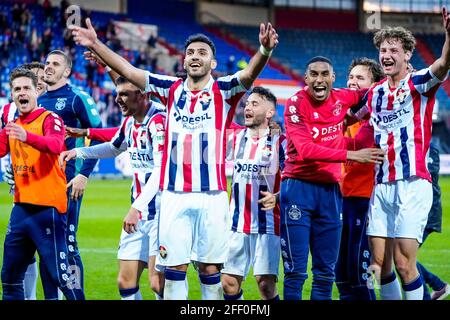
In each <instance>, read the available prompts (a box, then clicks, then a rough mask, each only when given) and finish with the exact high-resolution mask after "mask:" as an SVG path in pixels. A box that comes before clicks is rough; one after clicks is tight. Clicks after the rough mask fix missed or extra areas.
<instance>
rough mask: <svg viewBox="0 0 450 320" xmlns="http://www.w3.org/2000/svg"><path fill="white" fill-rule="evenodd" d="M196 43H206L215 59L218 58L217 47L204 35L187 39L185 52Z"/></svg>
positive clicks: (196, 35)
mask: <svg viewBox="0 0 450 320" xmlns="http://www.w3.org/2000/svg"><path fill="white" fill-rule="evenodd" d="M194 42H203V43H206V44H207V45H208V46H209V47H210V48H211V51H212V53H213V57H215V56H216V46H215V45H214V42H212V40H211V39H210V38H209V37H208V36H206V35H204V34H203V33H196V34H193V35H190V36H189V38H187V39H186V42H185V43H184V51H186V49H187V47H189V45H190V44H191V43H194Z"/></svg>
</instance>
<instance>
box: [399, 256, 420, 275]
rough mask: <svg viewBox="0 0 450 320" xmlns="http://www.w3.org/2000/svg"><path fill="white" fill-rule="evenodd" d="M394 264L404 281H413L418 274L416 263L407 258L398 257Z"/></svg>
mask: <svg viewBox="0 0 450 320" xmlns="http://www.w3.org/2000/svg"><path fill="white" fill-rule="evenodd" d="M394 263H395V268H396V269H397V272H398V273H399V274H400V277H401V278H402V279H411V278H412V277H414V276H415V275H416V273H417V269H416V263H415V262H414V261H410V259H408V258H407V257H405V256H400V255H399V256H396V257H395V259H394Z"/></svg>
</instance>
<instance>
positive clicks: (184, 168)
mask: <svg viewBox="0 0 450 320" xmlns="http://www.w3.org/2000/svg"><path fill="white" fill-rule="evenodd" d="M246 90H247V89H246V88H245V87H244V86H243V85H242V84H241V82H240V80H239V72H237V73H236V74H234V75H231V76H227V77H221V78H218V79H217V80H214V79H213V78H212V77H211V78H210V80H209V82H208V84H207V85H206V86H205V87H204V88H203V89H202V90H200V91H197V92H193V91H190V90H189V89H188V87H187V81H184V82H183V80H182V79H179V78H174V77H169V76H161V75H155V74H152V73H150V72H148V73H147V85H146V90H145V91H146V92H150V93H151V94H153V95H154V96H156V97H157V98H159V99H160V100H161V101H162V103H163V104H165V105H166V107H167V124H166V140H165V143H164V153H163V162H162V167H161V189H163V190H171V191H181V192H202V191H214V190H227V179H226V175H225V153H226V149H225V148H226V133H225V131H226V130H225V129H226V128H227V127H228V126H229V124H230V123H231V120H232V118H233V115H234V112H235V109H236V106H237V104H238V102H239V100H240V99H241V97H242V96H243V95H244V94H245V92H246Z"/></svg>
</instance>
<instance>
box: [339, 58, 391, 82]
mask: <svg viewBox="0 0 450 320" xmlns="http://www.w3.org/2000/svg"><path fill="white" fill-rule="evenodd" d="M356 66H366V67H367V68H368V69H369V72H370V73H371V75H372V82H378V81H380V80H381V79H383V78H384V72H383V69H382V68H381V66H380V64H379V63H378V62H376V61H375V60H373V59H369V58H356V59H353V61H352V63H351V64H350V66H349V67H348V74H350V72H351V71H352V69H353V68H354V67H356Z"/></svg>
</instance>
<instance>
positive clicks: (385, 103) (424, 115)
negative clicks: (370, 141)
mask: <svg viewBox="0 0 450 320" xmlns="http://www.w3.org/2000/svg"><path fill="white" fill-rule="evenodd" d="M442 20H443V27H444V30H445V43H444V45H443V48H442V54H441V56H440V57H439V58H438V59H437V60H436V61H435V62H434V63H433V64H432V65H431V66H429V67H428V68H425V69H422V70H419V71H417V72H412V73H410V72H409V71H408V63H409V61H410V59H411V56H412V53H413V51H414V48H415V43H416V41H415V38H414V36H413V35H412V33H411V32H410V31H408V30H406V29H404V28H402V27H395V28H384V29H381V30H380V31H378V32H377V33H376V34H375V35H374V38H373V40H374V44H375V46H376V47H377V49H379V60H380V64H381V65H382V67H383V71H384V73H385V74H386V78H385V79H384V80H383V81H380V82H378V83H377V84H375V85H374V86H372V87H371V89H370V90H369V92H368V95H367V97H368V98H367V103H366V105H365V106H363V107H358V108H355V109H354V110H353V111H354V113H355V114H356V115H357V116H358V117H359V118H368V117H370V122H371V124H372V126H373V128H374V138H375V143H376V144H377V145H378V146H379V147H381V148H382V149H383V150H384V151H386V153H387V157H386V158H385V159H384V160H383V162H382V164H381V165H380V166H377V167H376V172H375V183H376V185H375V189H374V193H373V196H372V198H371V201H370V209H369V225H368V227H367V235H368V236H369V243H370V246H371V249H372V265H371V267H372V269H373V270H374V271H375V272H376V273H377V274H378V275H379V276H380V278H381V280H380V282H381V290H382V291H383V292H384V294H385V295H387V296H389V297H390V299H395V300H399V299H402V294H401V291H400V288H399V286H398V285H395V283H396V281H395V279H396V278H395V274H394V272H393V263H394V265H395V268H396V270H397V271H398V273H399V275H400V278H401V282H402V288H403V290H404V293H405V299H406V300H422V299H423V281H422V277H421V276H420V274H419V272H418V270H417V267H416V262H417V250H418V247H419V244H420V243H422V240H423V232H424V228H425V225H426V224H427V218H428V213H429V212H430V208H431V205H432V201H433V191H432V185H431V180H432V179H431V175H430V173H429V171H428V168H427V161H428V158H429V146H430V140H431V127H432V113H433V107H434V102H435V98H436V91H437V89H438V88H439V86H440V85H441V83H442V82H443V81H445V80H446V79H447V76H448V69H449V67H450V17H449V15H448V13H447V10H446V9H445V8H443V9H442Z"/></svg>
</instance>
